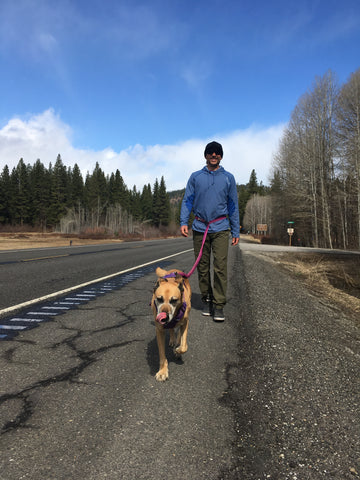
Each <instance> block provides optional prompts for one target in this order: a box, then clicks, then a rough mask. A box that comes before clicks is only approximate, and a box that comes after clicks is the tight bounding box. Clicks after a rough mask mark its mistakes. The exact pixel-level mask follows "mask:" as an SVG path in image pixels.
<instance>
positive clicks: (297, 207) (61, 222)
mask: <svg viewBox="0 0 360 480" xmlns="http://www.w3.org/2000/svg"><path fill="white" fill-rule="evenodd" d="M237 189H238V199H239V211H240V222H241V225H242V232H246V233H251V234H259V235H260V236H262V240H263V241H268V242H272V243H279V244H280V243H282V244H286V243H288V242H289V236H288V232H289V230H288V229H289V227H291V229H292V230H293V232H294V233H293V235H292V237H293V243H292V244H293V245H304V246H310V247H323V248H340V249H360V69H358V70H357V71H356V72H354V73H352V74H351V75H350V77H349V79H348V80H347V82H346V83H345V84H343V85H339V83H338V81H337V78H336V75H335V74H334V73H333V72H332V71H328V72H326V73H325V75H323V76H322V77H316V78H315V80H314V82H313V85H312V86H311V88H310V89H309V90H308V91H307V92H306V93H304V94H303V95H302V96H301V97H300V99H299V100H298V103H297V104H296V106H295V108H294V109H293V111H292V113H291V116H290V120H289V122H288V124H287V126H286V128H285V129H284V132H283V135H282V138H281V140H280V144H279V147H278V150H277V151H276V152H275V153H274V155H273V162H272V169H271V176H270V178H269V186H264V185H263V184H262V183H260V185H259V184H258V181H257V177H256V172H255V170H252V171H251V174H250V178H249V182H248V183H247V184H246V185H237ZM183 193H184V190H181V191H176V192H167V191H166V185H165V179H164V177H161V179H160V181H158V179H156V181H155V183H154V185H152V186H151V185H150V184H148V185H145V186H144V187H143V189H142V191H137V189H136V187H133V188H132V189H129V188H128V187H127V186H126V185H125V183H124V181H123V178H122V176H121V173H120V172H119V170H116V172H115V173H112V174H111V175H105V174H104V172H103V171H102V169H101V168H100V166H99V164H96V165H95V168H94V170H93V172H92V173H88V174H87V175H86V178H85V180H84V179H83V177H82V174H81V172H80V169H79V167H78V165H77V164H75V165H74V166H73V167H72V168H70V167H68V168H67V167H65V165H64V164H63V161H62V159H61V156H60V154H59V155H58V157H57V159H56V162H55V164H54V165H52V164H50V165H49V167H45V166H44V165H43V164H42V162H41V161H40V160H37V161H36V162H35V164H34V165H32V166H31V165H29V164H28V165H26V164H25V163H24V161H23V159H20V160H19V162H18V164H17V166H16V167H15V168H13V169H12V171H11V172H10V171H9V168H8V167H7V165H5V167H4V168H3V171H2V173H1V175H0V228H2V229H3V230H4V229H9V228H10V227H16V226H17V227H24V228H25V227H31V228H36V229H38V230H40V231H47V230H50V231H51V230H56V231H59V232H61V233H69V234H70V233H77V234H79V233H82V232H85V231H91V232H92V233H94V232H106V233H107V234H111V235H115V236H123V237H124V236H126V235H134V234H135V235H137V234H141V235H142V236H143V237H144V236H145V232H149V231H151V232H152V236H157V235H159V234H178V233H179V232H178V230H179V228H178V222H179V207H180V203H181V199H182V196H183ZM260 224H261V225H266V231H265V232H264V231H262V232H259V231H257V228H258V226H259V225H260Z"/></svg>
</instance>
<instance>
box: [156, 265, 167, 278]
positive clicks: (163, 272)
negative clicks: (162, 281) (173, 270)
mask: <svg viewBox="0 0 360 480" xmlns="http://www.w3.org/2000/svg"><path fill="white" fill-rule="evenodd" d="M155 273H156V275H157V276H158V277H159V278H160V277H164V276H165V275H166V274H167V271H166V270H164V269H163V268H160V267H157V269H156V270H155Z"/></svg>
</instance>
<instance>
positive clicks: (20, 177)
mask: <svg viewBox="0 0 360 480" xmlns="http://www.w3.org/2000/svg"><path fill="white" fill-rule="evenodd" d="M11 187H12V188H11V193H12V196H13V197H12V199H11V202H12V218H13V221H14V223H18V224H20V225H24V224H26V223H27V222H28V221H29V212H30V210H31V206H30V191H29V174H28V168H27V167H26V165H25V163H24V160H23V159H22V158H20V160H19V163H18V164H17V167H16V168H13V171H12V173H11Z"/></svg>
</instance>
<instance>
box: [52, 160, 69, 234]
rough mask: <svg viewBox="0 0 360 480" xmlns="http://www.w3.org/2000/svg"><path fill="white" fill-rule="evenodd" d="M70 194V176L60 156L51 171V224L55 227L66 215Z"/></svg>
mask: <svg viewBox="0 0 360 480" xmlns="http://www.w3.org/2000/svg"><path fill="white" fill-rule="evenodd" d="M67 193H68V174H67V171H66V167H65V165H64V164H63V162H62V159H61V156H60V154H59V155H58V156H57V158H56V162H55V165H54V168H53V169H52V170H51V199H50V208H49V222H50V224H51V225H53V226H55V225H56V224H57V223H58V222H59V221H60V218H61V217H62V216H63V215H64V214H65V213H66V206H67V198H66V195H67Z"/></svg>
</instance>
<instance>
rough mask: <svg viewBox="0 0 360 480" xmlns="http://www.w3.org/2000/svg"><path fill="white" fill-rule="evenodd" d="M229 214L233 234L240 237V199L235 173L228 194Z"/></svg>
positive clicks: (231, 178) (234, 236)
mask: <svg viewBox="0 0 360 480" xmlns="http://www.w3.org/2000/svg"><path fill="white" fill-rule="evenodd" d="M228 214H229V221H230V229H231V236H232V237H233V238H239V237H240V218H239V200H238V196H237V189H236V182H235V178H234V176H233V175H231V177H230V191H229V196H228Z"/></svg>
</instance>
